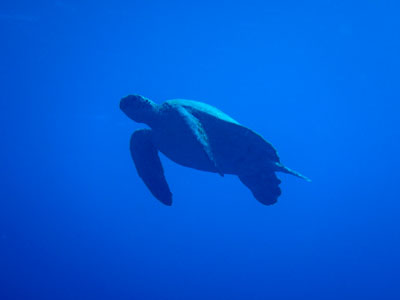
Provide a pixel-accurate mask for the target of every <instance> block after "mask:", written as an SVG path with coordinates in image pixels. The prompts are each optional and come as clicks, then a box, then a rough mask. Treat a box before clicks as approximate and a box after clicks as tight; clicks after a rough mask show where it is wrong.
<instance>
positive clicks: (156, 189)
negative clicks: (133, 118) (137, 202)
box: [130, 129, 172, 205]
mask: <svg viewBox="0 0 400 300" xmlns="http://www.w3.org/2000/svg"><path fill="white" fill-rule="evenodd" d="M151 135H152V132H151V130H149V129H141V130H137V131H135V132H134V133H133V134H132V137H131V146H130V148H131V155H132V159H133V161H134V163H135V166H136V170H137V172H138V174H139V176H140V178H142V180H143V182H144V183H145V184H146V186H147V187H148V188H149V190H150V192H151V193H152V194H153V195H154V197H156V198H157V199H158V200H160V201H161V202H162V203H164V204H165V205H171V204H172V193H171V191H170V189H169V186H168V183H167V181H166V180H165V176H164V169H163V167H162V164H161V161H160V157H159V156H158V150H157V148H156V147H155V146H154V145H153V142H152V138H151Z"/></svg>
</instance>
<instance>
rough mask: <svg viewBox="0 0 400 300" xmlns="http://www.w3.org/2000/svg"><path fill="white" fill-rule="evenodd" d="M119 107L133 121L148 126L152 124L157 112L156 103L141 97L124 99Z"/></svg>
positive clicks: (134, 96)
mask: <svg viewBox="0 0 400 300" xmlns="http://www.w3.org/2000/svg"><path fill="white" fill-rule="evenodd" d="M119 107H120V108H121V110H122V111H123V112H124V113H125V114H126V115H127V116H128V117H129V118H131V119H132V120H133V121H135V122H138V123H146V124H149V123H152V119H153V118H154V115H155V113H156V110H157V104H156V103H154V102H153V101H151V100H149V99H147V98H145V97H143V96H140V95H129V96H126V97H124V98H122V99H121V101H120V103H119Z"/></svg>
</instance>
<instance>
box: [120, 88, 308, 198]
mask: <svg viewBox="0 0 400 300" xmlns="http://www.w3.org/2000/svg"><path fill="white" fill-rule="evenodd" d="M120 108H121V110H122V111H123V112H124V113H125V114H126V115H127V116H128V117H129V118H130V119H132V120H134V121H136V122H138V123H145V124H147V125H148V126H149V127H150V129H139V130H137V131H135V132H134V133H133V134H132V137H131V141H130V151H131V155H132V158H133V161H134V163H135V166H136V169H137V172H138V174H139V176H140V177H141V178H142V180H143V182H144V183H145V184H146V186H147V187H148V189H149V190H150V192H151V193H152V194H153V195H154V196H155V197H156V198H157V199H158V200H160V201H161V202H162V203H164V204H166V205H171V204H172V193H171V191H170V189H169V186H168V183H167V181H166V179H165V176H164V169H163V167H162V164H161V161H160V158H159V156H158V152H161V153H163V154H164V155H165V156H166V157H168V158H169V159H171V160H172V161H174V162H175V163H178V164H180V165H183V166H186V167H190V168H194V169H197V170H202V171H208V172H214V173H218V174H220V175H221V176H224V174H234V175H237V176H238V177H239V179H240V181H241V182H242V183H243V184H244V185H245V186H247V187H248V188H249V189H250V190H251V192H252V193H253V196H254V197H255V198H256V199H257V200H258V201H259V202H261V203H262V204H266V205H270V204H274V203H275V202H276V201H277V199H278V197H279V196H280V194H281V189H280V188H279V184H280V183H281V181H280V180H279V179H278V178H277V177H276V174H275V172H284V173H288V174H292V175H295V176H297V177H300V178H303V179H306V180H309V179H308V178H306V177H305V176H303V175H301V174H300V173H297V172H296V171H293V170H291V169H289V168H287V167H285V166H284V165H282V164H281V163H280V160H279V156H278V154H277V151H276V150H275V148H274V147H273V146H272V145H271V144H270V143H269V142H267V141H266V140H265V139H263V138H262V137H261V136H260V135H259V134H257V133H255V132H254V131H252V130H250V129H249V128H247V127H245V126H243V125H241V124H239V123H238V122H237V121H235V120H234V119H232V118H231V117H229V116H228V115H226V114H225V113H223V112H222V111H220V110H218V109H217V108H215V107H213V106H211V105H208V104H205V103H202V102H197V101H191V100H182V99H176V100H169V101H166V102H164V103H163V104H160V105H158V104H156V103H155V102H153V101H151V100H149V99H147V98H145V97H143V96H140V95H129V96H127V97H124V98H122V99H121V101H120Z"/></svg>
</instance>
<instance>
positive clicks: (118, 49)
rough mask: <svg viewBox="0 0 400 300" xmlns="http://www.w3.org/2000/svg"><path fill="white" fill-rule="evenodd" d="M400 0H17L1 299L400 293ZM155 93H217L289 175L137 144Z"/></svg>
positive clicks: (2, 20) (5, 117)
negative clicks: (148, 164) (168, 202)
mask: <svg viewBox="0 0 400 300" xmlns="http://www.w3.org/2000/svg"><path fill="white" fill-rule="evenodd" d="M399 13H400V7H399V4H398V2H397V1H286V0H284V1H252V0H249V1H236V2H235V1H216V2H214V1H201V2H200V1H199V2H197V1H196V2H195V1H88V0H84V1H78V0H74V1H73V0H54V1H53V0H48V1H10V0H9V1H2V2H1V4H0V37H1V47H0V92H1V93H0V128H1V144H0V145H1V149H0V154H1V158H0V170H1V173H0V176H1V181H0V199H1V200H0V299H2V300H3V299H4V300H6V299H7V300H8V299H40V300H42V299H135V300H136V299H172V300H174V299H307V300H312V299H335V300H336V299H400V285H399V279H400V273H399V270H400V259H399V251H400V220H399V211H400V193H399V191H398V188H399V182H398V181H399V168H400V159H399V153H400V124H399V123H400V122H399V113H400V102H399V100H400V89H399V79H400V76H399V68H400V56H399V53H400V38H399V30H400V19H399V17H398V16H399ZM134 93H135V94H142V95H144V96H146V97H148V98H150V99H152V100H153V101H156V102H158V103H161V102H163V101H165V100H168V99H173V98H186V99H193V100H198V101H203V102H206V103H209V104H211V105H214V106H216V107H218V108H220V109H221V110H223V111H224V112H226V113H227V114H229V115H231V116H232V117H233V118H234V119H236V120H238V121H239V122H240V123H242V124H244V125H246V126H248V127H249V128H252V129H253V130H255V131H257V132H258V133H260V134H262V135H263V136H264V137H265V138H266V139H267V140H269V141H270V142H271V143H272V144H273V145H274V146H275V147H276V148H277V149H278V151H279V155H280V157H281V161H282V163H284V164H285V165H287V166H288V167H290V168H293V169H295V170H297V171H299V172H301V173H302V174H304V175H306V176H308V177H310V178H311V179H312V180H313V181H312V182H311V183H308V182H306V181H304V180H301V179H298V178H295V177H293V176H290V175H286V174H279V177H280V179H281V180H282V184H281V188H282V191H283V192H282V196H281V197H280V198H279V200H278V203H276V204H275V205H273V206H263V205H262V204H260V203H259V202H257V201H256V200H255V199H254V198H253V197H252V195H251V193H250V191H249V190H247V188H246V187H245V186H243V185H242V184H241V183H240V181H239V180H238V179H237V178H236V177H234V176H225V177H224V178H222V177H220V176H218V175H216V174H211V173H205V172H200V171H196V170H193V169H188V168H184V167H182V166H179V165H176V164H175V163H173V162H171V161H169V160H168V159H166V158H165V157H162V161H163V164H164V168H165V173H166V176H167V180H168V182H169V184H170V187H171V190H172V192H173V195H174V203H173V205H172V207H167V206H164V205H163V204H161V203H160V202H159V201H157V200H156V199H155V198H154V197H153V196H152V195H151V194H150V192H149V191H148V190H147V189H146V187H145V185H144V184H143V183H142V182H141V180H140V178H139V177H138V175H137V174H136V170H135V167H134V165H133V163H132V159H131V157H130V153H129V139H130V135H131V133H132V132H133V131H134V130H137V129H139V128H143V126H142V125H140V124H136V123H134V122H132V121H131V120H129V119H128V118H127V117H126V116H125V115H124V114H123V113H122V112H121V111H120V110H119V99H120V98H121V97H123V96H126V95H127V94H134Z"/></svg>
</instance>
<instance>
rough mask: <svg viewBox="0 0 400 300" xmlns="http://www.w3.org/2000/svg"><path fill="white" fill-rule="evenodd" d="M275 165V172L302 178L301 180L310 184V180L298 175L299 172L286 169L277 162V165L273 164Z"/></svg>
mask: <svg viewBox="0 0 400 300" xmlns="http://www.w3.org/2000/svg"><path fill="white" fill-rule="evenodd" d="M275 165H276V166H277V170H276V171H278V172H282V173H287V174H291V175H294V176H296V177H299V178H302V179H304V180H306V181H308V182H311V179H310V178H308V177H306V176H304V175H302V174H300V173H299V172H296V171H294V170H292V169H289V168H288V167H285V166H284V165H282V164H281V163H278V162H277V163H275Z"/></svg>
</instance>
